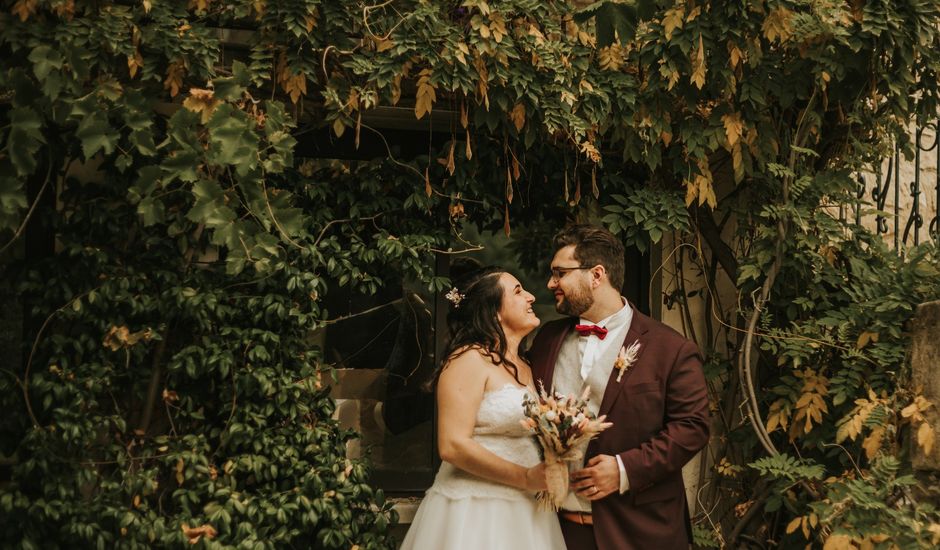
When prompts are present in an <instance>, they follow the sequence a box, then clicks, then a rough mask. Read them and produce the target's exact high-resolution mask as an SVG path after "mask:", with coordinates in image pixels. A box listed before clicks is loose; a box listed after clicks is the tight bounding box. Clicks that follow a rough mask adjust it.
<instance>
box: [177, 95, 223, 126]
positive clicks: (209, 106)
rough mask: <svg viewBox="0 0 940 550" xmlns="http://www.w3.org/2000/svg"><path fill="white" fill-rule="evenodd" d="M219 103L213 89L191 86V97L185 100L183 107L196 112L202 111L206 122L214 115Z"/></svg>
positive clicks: (203, 119) (203, 121)
mask: <svg viewBox="0 0 940 550" xmlns="http://www.w3.org/2000/svg"><path fill="white" fill-rule="evenodd" d="M218 105H219V100H218V99H215V97H214V93H213V91H212V90H204V89H202V88H190V89H189V97H187V98H186V99H184V100H183V107H184V108H186V109H187V110H190V111H192V112H194V113H202V123H203V124H205V123H206V122H208V121H209V117H211V116H212V112H213V111H215V108H216V107H217V106H218Z"/></svg>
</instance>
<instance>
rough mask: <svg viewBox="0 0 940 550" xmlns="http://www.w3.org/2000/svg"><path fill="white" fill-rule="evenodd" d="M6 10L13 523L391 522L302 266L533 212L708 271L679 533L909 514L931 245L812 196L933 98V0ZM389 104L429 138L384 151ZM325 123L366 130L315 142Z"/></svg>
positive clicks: (538, 243)
mask: <svg viewBox="0 0 940 550" xmlns="http://www.w3.org/2000/svg"><path fill="white" fill-rule="evenodd" d="M2 6H3V7H2V9H0V98H2V104H0V113H2V119H0V121H2V124H0V126H2V127H0V147H2V148H0V231H3V233H2V236H3V237H4V239H3V241H2V244H0V246H2V247H3V248H2V252H0V254H2V258H0V269H2V270H3V277H2V283H0V285H2V286H0V288H2V292H3V295H4V297H5V301H7V302H9V303H12V304H16V306H17V307H18V308H22V311H23V316H22V317H23V319H24V321H23V323H22V338H21V340H22V349H21V353H15V354H13V356H11V357H10V358H8V359H5V360H4V364H3V370H4V372H3V376H2V377H0V399H2V403H3V407H4V408H5V409H6V410H7V411H9V412H10V414H9V415H6V416H4V418H3V419H2V420H0V453H2V456H3V462H2V464H3V467H2V468H3V469H2V470H0V483H2V485H0V510H2V513H3V515H4V517H5V518H9V521H6V522H4V525H3V527H2V530H0V540H2V541H4V544H9V545H21V546H26V547H30V546H57V545H58V546H76V545H78V546H99V547H110V546H128V547H132V546H141V547H146V546H153V545H168V544H178V543H180V542H183V541H186V540H188V541H189V542H193V543H198V544H203V545H205V546H213V547H216V546H218V547H229V546H232V547H234V546H245V547H280V546H288V545H302V544H306V545H310V546H313V547H323V548H348V547H356V546H358V547H361V548H385V547H391V546H393V544H394V542H393V541H392V540H391V538H390V537H389V535H388V525H389V523H390V522H393V521H394V519H395V517H394V513H393V511H392V510H391V508H390V505H389V503H388V502H387V501H386V500H385V497H384V495H383V494H382V492H381V491H378V490H376V489H374V488H373V487H372V486H370V485H369V483H368V467H367V463H365V462H359V461H349V460H347V459H346V458H345V443H346V442H347V441H348V440H349V438H351V437H354V434H352V433H349V432H346V431H344V430H341V429H339V427H338V425H337V423H336V422H335V421H334V420H332V412H333V407H334V404H333V401H332V400H331V399H330V398H329V386H330V384H331V383H332V377H331V366H330V364H329V363H328V362H327V361H326V359H325V358H324V357H323V354H322V350H320V349H318V348H317V347H316V346H315V345H314V344H313V343H312V341H311V339H310V334H311V332H312V331H315V330H316V329H318V328H320V327H323V326H324V325H325V324H327V323H330V322H331V321H333V320H335V313H334V314H331V312H330V311H328V310H327V308H326V307H325V306H324V297H325V296H328V295H329V293H331V292H338V291H342V292H351V293H354V294H361V295H365V296H370V295H374V294H375V293H376V291H377V290H378V289H379V288H380V287H382V286H387V285H394V284H398V283H399V282H400V281H401V280H402V279H403V278H406V277H408V278H417V279H420V280H422V281H424V282H425V283H426V284H427V285H429V286H430V287H431V288H432V289H433V290H439V289H440V288H442V287H443V285H444V284H445V283H446V281H445V280H444V279H442V278H439V277H437V276H436V274H435V273H434V272H433V271H432V270H430V269H429V267H428V266H429V265H432V264H433V258H434V256H435V255H452V254H458V253H461V252H462V251H466V250H472V249H473V248H475V243H472V242H468V241H467V240H466V239H464V237H463V236H462V227H463V226H464V225H465V224H468V223H473V224H476V225H478V226H482V227H484V228H487V229H496V230H501V231H503V232H504V233H505V234H510V235H511V234H512V233H513V230H514V228H516V227H519V226H527V227H531V228H533V230H532V231H531V232H530V233H528V235H529V238H531V244H532V246H520V247H518V248H517V249H516V250H518V253H519V256H520V259H521V260H522V261H523V262H525V263H526V264H527V265H535V264H537V263H538V262H539V261H544V258H545V256H546V254H545V253H543V252H542V250H543V249H542V248H541V247H544V246H545V244H546V243H545V242H544V239H537V238H536V237H538V236H539V235H545V234H551V232H552V231H553V230H554V229H555V228H557V227H558V226H559V225H561V224H562V223H563V222H564V220H565V219H566V218H567V219H574V218H592V219H595V220H603V223H606V224H607V225H608V226H609V227H611V229H613V230H614V231H616V232H618V233H619V234H620V235H621V236H622V237H623V238H624V240H625V242H626V244H628V245H634V246H638V247H640V248H641V249H644V250H645V249H648V248H649V247H650V246H652V245H658V244H660V243H664V242H665V243H666V244H671V245H675V246H674V248H675V250H671V249H668V248H667V249H665V250H664V254H663V257H664V258H668V259H669V261H675V262H678V263H679V267H682V266H683V265H684V266H689V265H692V266H693V267H692V268H691V269H693V270H696V269H697V270H699V271H701V274H702V275H703V277H704V279H705V280H706V281H707V282H708V284H707V285H703V288H697V289H691V288H690V289H685V291H683V292H676V293H673V294H670V295H668V296H666V302H667V305H676V306H678V307H680V308H684V309H685V310H686V311H688V310H689V308H690V307H692V306H693V305H696V304H699V303H700V304H701V305H704V306H705V311H706V312H709V314H708V315H706V318H707V319H708V320H709V323H711V321H710V320H711V319H712V318H713V317H717V318H718V319H720V320H721V323H720V324H719V326H717V327H716V326H709V327H708V328H707V329H706V331H705V333H704V334H702V333H693V332H692V327H693V325H694V323H689V324H687V328H688V329H689V330H690V335H691V336H693V337H694V338H695V339H696V340H697V341H698V342H699V344H700V346H701V347H702V349H703V351H705V353H706V355H707V356H708V363H707V365H706V366H707V369H708V374H709V376H710V383H711V384H712V387H713V390H714V392H713V394H714V402H715V411H714V413H715V417H716V421H717V422H718V424H719V427H721V428H722V429H721V430H719V431H721V432H722V433H723V435H722V437H721V440H720V441H716V443H715V445H714V447H713V448H712V453H713V458H714V463H715V472H716V473H715V477H714V478H713V480H712V482H711V484H710V485H709V486H708V487H707V488H706V490H705V493H704V497H703V498H704V500H705V504H706V505H705V506H704V507H703V509H704V510H706V511H710V512H709V513H708V514H702V515H701V516H700V517H699V518H697V520H698V521H697V528H696V533H697V535H698V541H699V543H700V544H721V543H722V542H724V543H725V544H727V545H730V546H733V547H741V546H742V545H744V544H747V541H755V540H756V541H758V542H759V541H760V540H762V539H766V540H785V541H786V542H787V543H788V544H789V543H796V541H799V542H800V543H801V544H815V543H817V542H818V543H822V544H829V545H831V546H834V547H837V548H838V547H843V548H848V547H851V545H855V546H861V545H864V544H882V545H890V544H896V545H898V546H900V547H906V546H909V545H913V544H922V545H925V544H930V543H931V541H933V538H932V537H934V536H935V533H936V531H937V529H936V527H935V526H936V525H937V524H938V523H940V521H938V518H937V516H936V513H935V512H934V511H933V510H932V509H930V508H929V507H928V506H926V505H923V504H921V503H920V501H919V500H917V499H916V498H912V497H911V496H909V486H910V483H909V481H910V478H908V477H906V475H907V473H908V470H909V460H908V459H907V455H906V454H905V453H906V451H905V449H903V448H902V446H901V445H900V444H899V443H900V442H901V441H903V436H904V434H905V433H906V431H907V430H910V429H913V430H917V434H920V435H918V436H917V440H918V442H919V444H920V445H922V446H923V447H929V444H930V442H931V441H932V438H931V436H930V435H929V434H928V431H927V430H926V429H925V428H924V427H923V426H926V424H925V423H924V421H923V415H922V412H923V411H924V410H925V409H926V408H927V407H929V406H930V404H928V403H926V402H925V401H924V400H923V399H922V398H921V399H920V400H918V395H917V391H916V388H911V387H909V385H908V384H907V379H906V375H905V372H906V365H905V359H904V349H905V347H906V345H907V339H906V333H905V332H904V330H903V322H904V321H906V320H907V319H908V318H909V317H910V315H911V312H912V310H913V306H914V304H916V303H918V302H919V301H923V300H926V299H930V298H935V297H937V296H938V294H940V292H938V288H937V286H936V283H935V282H934V281H935V280H936V279H937V278H936V277H932V276H931V275H933V274H935V273H936V269H937V263H936V253H935V251H934V250H933V249H930V248H929V247H928V248H925V249H923V250H917V251H912V252H910V253H908V254H905V255H904V256H903V257H898V256H897V255H896V254H895V253H894V252H892V251H889V250H886V249H885V248H884V247H883V246H882V245H881V243H880V242H879V240H878V239H877V238H875V237H873V236H872V235H871V234H870V233H869V232H867V231H866V230H865V229H863V228H858V227H855V226H853V225H852V224H847V223H843V222H841V221H840V220H839V217H838V214H837V212H838V208H839V206H851V205H853V204H855V201H856V197H855V194H854V191H855V183H854V181H853V175H854V173H855V172H856V171H858V170H861V169H864V168H865V167H866V166H870V163H871V162H873V161H875V160H876V159H878V158H879V157H880V155H881V154H882V153H883V152H884V151H886V150H887V147H888V145H889V143H891V142H892V140H901V143H902V144H903V145H904V146H905V147H906V148H907V150H908V151H910V150H911V144H910V143H909V142H908V141H904V140H905V139H906V138H905V136H906V135H907V124H908V123H909V122H911V121H912V120H914V121H916V120H920V121H921V122H923V120H925V118H924V117H927V116H933V115H935V113H936V110H937V91H938V90H937V89H938V85H937V68H938V56H940V44H938V41H940V40H938V29H937V25H936V21H937V15H938V11H937V6H936V5H935V3H934V2H930V1H928V0H907V1H904V2H883V1H874V2H869V1H864V0H859V1H848V2H836V1H830V0H813V1H808V0H807V1H785V0H767V1H759V2H694V1H651V0H644V1H638V2H613V1H602V2H597V3H594V4H588V5H584V4H583V3H577V2H573V3H569V2H561V1H552V2H543V1H536V0H506V1H499V2H496V1H493V2H487V1H485V0H464V1H453V2H433V1H422V0H403V1H400V2H399V1H395V2H391V1H389V2H379V3H374V4H369V3H364V2H363V3H352V2H321V1H319V0H287V1H279V2H265V1H257V0H254V1H250V2H249V1H246V0H235V1H233V2H227V3H223V2H217V1H215V0H192V1H188V2H154V1H151V0H143V1H141V2H86V1H82V0H16V1H11V0H4V1H3V2H2ZM379 109H386V110H392V111H394V112H396V113H401V112H404V113H405V118H407V119H409V120H413V121H414V122H413V124H414V125H416V127H417V128H423V127H424V126H423V125H424V124H427V125H428V126H427V128H429V131H430V129H431V128H437V127H440V124H441V121H442V120H443V125H444V126H446V127H447V128H448V129H447V130H446V131H444V132H443V133H444V134H446V135H447V136H448V137H447V138H446V139H444V140H443V141H441V140H438V141H434V140H428V141H429V142H431V145H429V146H428V148H427V150H426V151H422V153H421V154H419V155H417V156H415V157H413V158H404V157H403V158H399V157H398V156H396V154H395V153H394V151H395V149H396V148H395V144H390V143H388V142H387V140H385V138H384V136H382V135H381V134H382V129H381V128H379V127H378V126H377V125H376V124H375V123H374V122H372V121H373V118H372V115H374V114H375V113H376V112H378V110H379ZM386 112H387V111H386ZM398 116H401V115H398ZM324 129H326V131H328V132H330V133H331V136H332V138H333V139H335V140H337V143H340V142H344V143H349V145H350V146H351V148H352V149H353V150H355V148H356V147H358V146H359V145H360V143H361V141H362V140H363V139H364V138H365V137H366V136H369V137H377V138H378V139H379V140H380V142H381V143H383V145H384V147H385V148H386V153H387V154H386V155H384V158H381V159H378V160H360V161H338V160H334V161H329V160H324V159H311V158H305V157H304V156H303V155H302V154H301V153H302V151H304V150H305V149H304V147H302V144H303V142H304V140H305V139H308V138H309V136H310V135H311V134H313V133H316V132H318V131H323V130H324ZM343 140H345V141H343ZM27 243H28V244H29V245H27ZM673 252H675V253H673ZM721 287H724V288H731V289H732V293H733V294H734V302H735V303H736V304H739V305H736V306H729V307H725V306H727V304H724V305H722V304H721V303H720V300H719V298H718V296H719V294H718V292H717V290H718V289H719V288H721ZM711 312H717V313H716V314H714V315H712V314H711ZM722 327H724V328H722ZM729 327H730V328H729ZM18 351H20V350H19V348H18ZM742 404H743V407H741V405H742ZM911 407H913V408H911ZM738 410H743V411H745V416H744V418H741V417H739V416H737V415H736V411H738ZM752 428H757V429H752ZM778 489H779V491H778ZM899 495H905V496H904V498H900V497H899ZM874 509H878V510H883V511H885V512H886V513H884V514H873V513H871V510H874ZM762 512H767V513H762ZM794 522H796V523H794ZM837 545H841V546H837Z"/></svg>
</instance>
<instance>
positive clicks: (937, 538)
mask: <svg viewBox="0 0 940 550" xmlns="http://www.w3.org/2000/svg"><path fill="white" fill-rule="evenodd" d="M927 531H928V532H930V533H931V534H932V535H933V536H932V537H931V540H930V543H931V544H940V523H931V524H930V526H929V527H927Z"/></svg>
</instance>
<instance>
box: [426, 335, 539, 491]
mask: <svg viewBox="0 0 940 550" xmlns="http://www.w3.org/2000/svg"><path fill="white" fill-rule="evenodd" d="M494 368H495V367H494V365H493V364H492V363H490V362H488V361H486V360H485V359H483V357H482V356H481V355H480V354H479V353H478V352H477V351H475V350H470V351H467V352H466V353H464V354H463V355H461V356H459V357H457V358H456V359H453V360H452V361H451V362H450V363H449V364H448V365H447V366H446V367H445V368H444V370H443V372H441V376H440V379H439V380H438V383H437V411H438V412H437V414H438V425H437V448H438V452H439V453H440V455H441V460H444V461H446V462H449V463H451V464H453V465H454V466H456V467H458V468H460V469H461V470H464V471H466V472H469V473H471V474H474V475H476V476H479V477H482V478H485V479H489V480H491V481H496V482H499V483H502V484H504V485H509V486H512V487H516V488H519V489H525V490H529V491H539V490H542V489H544V488H545V472H544V465H543V464H539V465H538V466H533V467H532V468H525V467H523V466H520V465H518V464H515V463H512V462H510V461H508V460H505V459H503V458H500V457H499V456H497V455H496V454H494V453H493V452H491V451H489V450H487V449H486V448H485V447H483V446H482V445H480V444H479V443H477V442H476V441H474V440H473V437H472V436H473V427H474V425H475V424H476V417H477V411H478V410H479V408H480V403H481V402H482V401H483V392H484V391H485V389H486V379H487V376H488V373H490V372H492V369H494ZM519 406H520V407H522V403H520V404H519Z"/></svg>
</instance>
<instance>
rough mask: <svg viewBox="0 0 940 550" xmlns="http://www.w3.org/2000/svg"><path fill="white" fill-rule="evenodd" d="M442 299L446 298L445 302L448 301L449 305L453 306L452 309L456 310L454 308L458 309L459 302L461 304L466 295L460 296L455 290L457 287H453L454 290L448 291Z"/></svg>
mask: <svg viewBox="0 0 940 550" xmlns="http://www.w3.org/2000/svg"><path fill="white" fill-rule="evenodd" d="M444 297H445V298H447V300H448V301H449V302H450V303H452V304H454V309H456V308H458V307H460V302H461V301H462V300H463V299H464V298H466V297H467V295H466V294H461V293H460V291H458V290H457V287H454V288H452V289H450V292H448V293H447V294H445V295H444Z"/></svg>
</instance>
